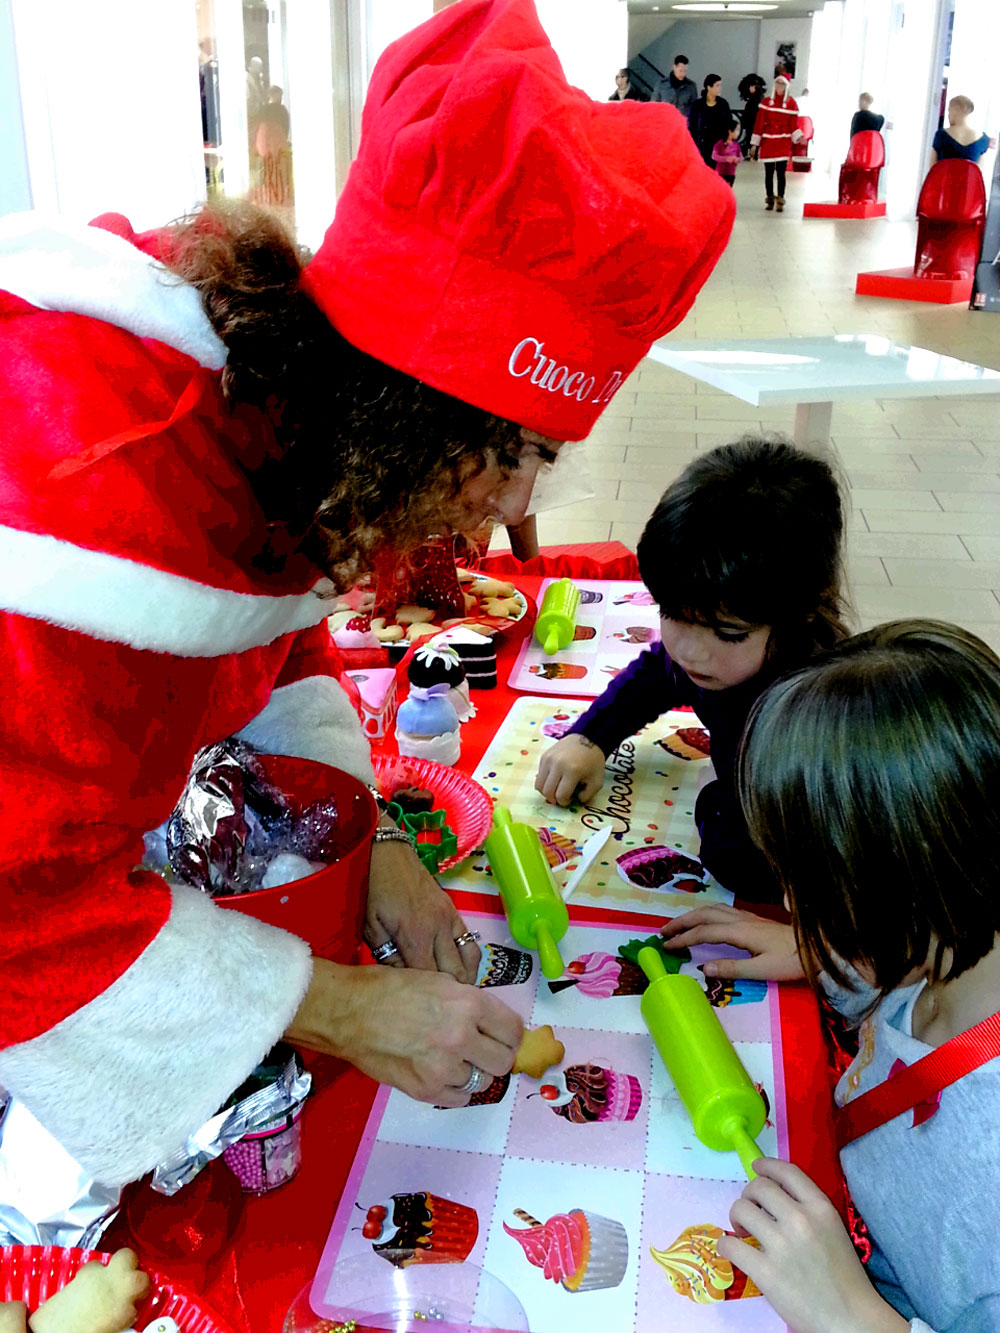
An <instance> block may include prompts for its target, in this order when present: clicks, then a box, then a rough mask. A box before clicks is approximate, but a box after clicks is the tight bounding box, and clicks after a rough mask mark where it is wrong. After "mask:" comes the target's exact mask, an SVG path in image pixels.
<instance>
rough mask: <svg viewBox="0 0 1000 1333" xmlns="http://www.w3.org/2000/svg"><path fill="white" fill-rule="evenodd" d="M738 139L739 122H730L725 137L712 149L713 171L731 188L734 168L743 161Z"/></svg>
mask: <svg viewBox="0 0 1000 1333" xmlns="http://www.w3.org/2000/svg"><path fill="white" fill-rule="evenodd" d="M739 139H740V122H739V121H738V120H731V121H730V122H729V132H728V133H727V135H726V137H725V138H724V139H720V140H719V142H718V143H717V144H716V145H715V147H714V148H713V149H712V161H713V162H714V163H715V170H716V171H717V172H718V174H719V175H720V176H721V177H722V179H723V180H724V181H725V182H726V184H727V185H731V186H733V187H735V185H736V168H737V167H738V166H739V164H740V163H741V162H742V161H743V149H742V148H741V147H740V143H739Z"/></svg>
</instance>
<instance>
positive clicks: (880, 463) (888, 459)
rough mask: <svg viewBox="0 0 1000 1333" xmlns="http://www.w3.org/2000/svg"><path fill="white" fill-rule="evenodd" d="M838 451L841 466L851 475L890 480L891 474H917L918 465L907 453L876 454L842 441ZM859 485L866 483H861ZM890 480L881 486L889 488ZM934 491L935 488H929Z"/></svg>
mask: <svg viewBox="0 0 1000 1333" xmlns="http://www.w3.org/2000/svg"><path fill="white" fill-rule="evenodd" d="M834 448H835V449H836V450H837V457H838V458H839V459H840V462H841V466H842V467H843V468H844V469H845V470H846V471H847V472H849V473H850V474H851V476H852V477H853V476H854V475H855V474H859V475H861V476H866V475H871V476H878V477H880V478H888V475H889V474H890V473H893V472H895V473H902V474H903V475H904V476H906V475H909V476H914V475H915V474H916V472H917V465H916V463H915V462H914V461H913V455H912V454H907V453H888V452H883V453H876V452H873V451H872V450H871V449H868V448H864V449H856V448H854V447H853V446H852V445H851V444H845V443H844V441H843V439H841V442H840V444H836V445H834ZM858 484H859V485H862V484H864V483H861V482H859V483H858ZM888 484H889V483H888V480H885V481H884V482H880V483H879V486H880V487H881V486H883V485H885V486H887V485H888ZM928 490H933V487H928Z"/></svg>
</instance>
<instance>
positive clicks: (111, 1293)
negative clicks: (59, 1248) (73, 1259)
mask: <svg viewBox="0 0 1000 1333" xmlns="http://www.w3.org/2000/svg"><path fill="white" fill-rule="evenodd" d="M148 1292H149V1278H148V1277H147V1276H146V1274H145V1273H143V1272H140V1270H139V1260H138V1257H137V1256H136V1254H135V1252H134V1251H133V1250H118V1251H116V1253H115V1254H113V1255H112V1256H111V1259H110V1261H109V1262H108V1264H107V1265H104V1264H102V1263H100V1262H99V1261H98V1260H96V1259H93V1260H91V1262H90V1263H89V1264H84V1265H83V1267H82V1268H81V1269H80V1270H79V1272H78V1273H77V1274H76V1276H75V1277H74V1278H73V1280H72V1281H71V1282H67V1284H66V1286H65V1287H63V1288H62V1290H61V1291H57V1292H56V1294H55V1295H54V1296H50V1297H49V1299H48V1300H47V1301H46V1302H45V1304H44V1305H42V1306H40V1307H39V1308H38V1309H37V1310H36V1311H35V1313H34V1314H33V1315H32V1316H31V1319H30V1320H29V1321H28V1327H29V1328H30V1329H31V1333H123V1330H124V1329H127V1328H129V1327H131V1325H132V1324H134V1323H135V1314H136V1306H137V1305H138V1303H139V1302H140V1301H141V1300H143V1299H144V1298H145V1296H146V1295H147V1293H148Z"/></svg>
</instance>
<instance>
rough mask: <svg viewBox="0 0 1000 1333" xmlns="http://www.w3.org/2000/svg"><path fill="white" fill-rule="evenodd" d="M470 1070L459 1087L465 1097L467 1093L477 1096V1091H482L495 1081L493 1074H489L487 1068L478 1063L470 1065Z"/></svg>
mask: <svg viewBox="0 0 1000 1333" xmlns="http://www.w3.org/2000/svg"><path fill="white" fill-rule="evenodd" d="M469 1070H470V1073H469V1077H468V1078H467V1079H466V1080H465V1082H464V1083H463V1084H462V1086H461V1087H460V1088H459V1092H460V1093H461V1094H462V1096H463V1097H464V1096H465V1095H466V1093H468V1095H469V1096H471V1097H475V1095H476V1093H477V1092H482V1091H483V1090H484V1089H486V1088H488V1087H489V1086H490V1084H491V1083H492V1082H493V1075H492V1074H487V1072H486V1070H485V1069H480V1068H479V1066H478V1065H470V1066H469Z"/></svg>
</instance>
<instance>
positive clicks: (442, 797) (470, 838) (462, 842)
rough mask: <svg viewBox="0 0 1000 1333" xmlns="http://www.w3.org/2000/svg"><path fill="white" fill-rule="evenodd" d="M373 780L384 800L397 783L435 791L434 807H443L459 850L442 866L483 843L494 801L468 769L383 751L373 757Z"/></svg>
mask: <svg viewBox="0 0 1000 1333" xmlns="http://www.w3.org/2000/svg"><path fill="white" fill-rule="evenodd" d="M375 781H376V782H377V783H378V789H379V791H380V792H381V793H382V795H383V796H384V797H385V798H386V799H387V800H389V799H391V797H392V793H393V791H395V790H396V789H397V788H398V787H424V788H426V789H427V790H428V791H432V792H433V793H434V805H435V808H437V809H440V810H443V811H444V813H445V818H446V819H447V821H448V825H449V827H450V828H451V829H452V831H453V832H454V834H455V836H456V838H457V839H458V851H457V852H456V853H455V855H454V856H451V857H449V858H448V860H447V861H442V862H441V869H442V870H450V869H451V867H452V866H457V865H458V864H459V862H460V861H464V860H465V858H466V857H467V856H468V855H469V853H470V852H474V851H475V850H476V848H477V847H481V846H482V845H483V839H484V838H485V837H486V835H487V833H489V831H490V826H491V825H492V823H493V802H492V801H491V800H490V798H489V796H488V795H487V793H486V791H485V790H484V789H483V788H482V787H480V785H479V783H478V782H476V781H475V779H474V778H470V777H469V775H468V774H467V773H460V772H459V771H458V769H456V768H447V767H446V766H445V765H444V764H435V763H433V762H432V761H431V760H430V759H406V758H404V757H403V756H402V755H394V754H392V755H388V754H383V755H376V757H375Z"/></svg>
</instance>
